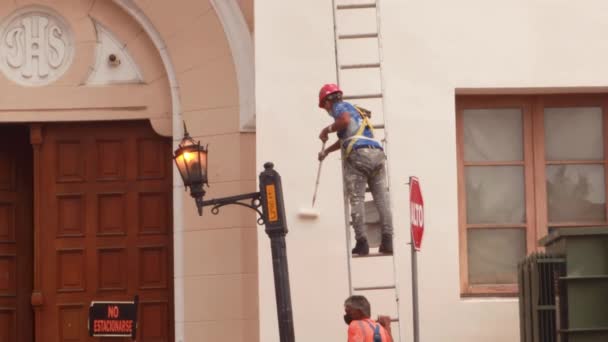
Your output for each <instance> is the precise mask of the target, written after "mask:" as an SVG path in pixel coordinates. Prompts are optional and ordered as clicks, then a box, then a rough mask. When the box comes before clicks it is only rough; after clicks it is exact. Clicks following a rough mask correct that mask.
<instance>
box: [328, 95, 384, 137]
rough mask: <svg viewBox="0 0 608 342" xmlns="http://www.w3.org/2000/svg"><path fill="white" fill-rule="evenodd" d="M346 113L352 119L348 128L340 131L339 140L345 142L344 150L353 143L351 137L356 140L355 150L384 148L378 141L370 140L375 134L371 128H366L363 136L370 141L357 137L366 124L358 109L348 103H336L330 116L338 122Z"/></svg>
mask: <svg viewBox="0 0 608 342" xmlns="http://www.w3.org/2000/svg"><path fill="white" fill-rule="evenodd" d="M345 112H346V113H348V115H350V119H349V122H348V126H346V128H344V129H342V130H340V131H338V138H340V140H342V141H343V142H342V148H344V149H346V148H347V147H348V144H350V142H351V139H349V138H351V137H354V138H352V139H354V140H355V143H354V145H353V148H356V147H359V146H374V147H379V148H382V145H381V144H380V143H379V142H378V141H376V140H369V139H374V134H373V133H372V131H371V129H370V128H369V127H366V128H365V129H364V130H363V136H364V137H366V138H369V139H360V138H357V137H355V135H356V134H357V131H358V130H359V128H360V127H361V125H363V124H364V121H363V118H361V115H360V114H359V112H358V111H357V109H356V108H355V107H354V106H353V105H352V104H350V103H348V102H336V103H334V105H333V107H332V110H331V113H330V115H331V116H332V117H333V118H334V120H337V119H338V118H339V117H340V116H341V115H342V113H345Z"/></svg>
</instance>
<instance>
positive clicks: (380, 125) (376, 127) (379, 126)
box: [372, 124, 384, 129]
mask: <svg viewBox="0 0 608 342" xmlns="http://www.w3.org/2000/svg"><path fill="white" fill-rule="evenodd" d="M372 127H374V129H384V124H376V125H372Z"/></svg>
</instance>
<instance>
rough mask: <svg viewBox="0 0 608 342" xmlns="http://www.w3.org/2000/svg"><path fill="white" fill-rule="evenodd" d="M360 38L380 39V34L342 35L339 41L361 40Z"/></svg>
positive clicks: (339, 36)
mask: <svg viewBox="0 0 608 342" xmlns="http://www.w3.org/2000/svg"><path fill="white" fill-rule="evenodd" d="M360 38H378V33H376V32H372V33H354V34H340V35H338V39H360Z"/></svg>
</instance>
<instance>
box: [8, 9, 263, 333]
mask: <svg viewBox="0 0 608 342" xmlns="http://www.w3.org/2000/svg"><path fill="white" fill-rule="evenodd" d="M30 4H36V5H42V6H46V7H49V8H51V9H53V10H54V11H56V12H57V13H59V14H60V15H61V16H63V17H64V18H65V19H66V20H67V21H68V23H69V25H70V27H71V29H72V30H73V31H74V37H75V46H76V50H75V57H74V62H73V64H72V65H71V67H70V69H68V71H67V73H66V74H65V75H64V76H63V77H62V78H61V79H59V80H58V81H56V82H54V83H51V84H50V85H48V86H44V87H37V88H31V87H22V86H18V85H16V84H14V83H13V82H12V81H10V80H8V79H6V78H4V77H3V76H0V90H1V91H2V93H3V99H4V100H3V101H0V122H32V121H81V120H117V119H133V118H137V119H150V120H151V121H152V123H153V126H154V127H155V129H156V130H157V131H158V132H159V133H160V134H163V135H166V136H168V135H172V134H173V133H172V132H176V131H178V132H179V131H180V129H181V128H175V127H172V126H173V122H177V123H181V119H183V120H185V121H186V122H187V124H188V129H189V131H190V133H191V135H192V136H193V137H194V138H195V139H197V140H201V142H202V143H203V144H209V148H210V153H209V173H210V174H209V181H210V184H211V188H210V189H209V191H208V198H212V197H217V196H225V195H233V194H238V193H243V192H251V191H254V190H255V189H256V177H257V170H256V167H255V154H256V150H255V134H254V133H241V122H240V116H239V109H240V108H239V84H238V83H237V75H236V70H235V65H234V62H233V51H231V47H230V46H229V44H228V42H227V38H226V33H225V29H224V27H223V26H222V22H221V20H220V17H219V16H218V13H216V11H215V10H214V7H213V6H212V3H211V2H208V1H200V0H180V1H161V0H136V1H132V0H116V1H109V0H108V1H106V0H104V1H94V0H82V1H73V0H38V1H29V0H17V1H4V2H2V3H1V4H0V18H2V17H5V16H7V15H10V14H11V13H12V12H13V11H15V10H17V9H18V8H20V7H21V6H25V5H30ZM235 6H236V5H235ZM236 8H238V7H236ZM93 20H94V21H97V22H99V23H101V24H102V25H103V26H104V27H105V28H106V29H108V30H109V31H111V33H112V34H114V35H115V36H116V38H117V39H118V40H119V41H120V42H121V44H124V45H125V46H126V48H127V50H128V51H129V53H130V54H131V56H132V57H133V60H134V61H135V63H136V64H137V66H138V67H139V68H140V70H141V73H142V77H143V82H142V83H138V84H121V85H107V86H87V85H86V84H85V83H86V80H87V77H88V76H89V73H90V72H91V69H92V68H93V66H94V65H95V56H96V50H95V48H96V41H97V37H96V32H95V28H94V22H93ZM105 57H106V58H107V56H105ZM179 127H181V126H179ZM181 138H182V137H181V136H174V137H173V139H174V141H175V144H177V143H178V142H179V141H180V140H181ZM175 179H176V182H175V188H176V191H175V196H174V216H175V223H176V224H175V227H174V240H175V251H174V254H175V261H176V264H175V295H176V304H175V306H176V312H175V319H176V341H178V342H183V341H201V340H215V341H247V342H251V341H257V340H258V310H257V286H258V280H257V264H256V261H255V260H256V256H257V237H256V233H255V230H256V226H255V216H254V215H252V214H251V213H250V212H249V211H247V210H245V209H241V208H231V207H229V208H224V209H222V210H221V214H220V215H218V216H212V215H211V214H210V212H209V209H206V210H205V215H204V216H203V217H202V218H201V217H199V216H198V215H197V214H196V210H195V206H194V202H193V200H192V199H191V198H190V197H189V196H188V194H187V193H185V192H184V191H183V186H182V183H181V180H179V179H178V178H175Z"/></svg>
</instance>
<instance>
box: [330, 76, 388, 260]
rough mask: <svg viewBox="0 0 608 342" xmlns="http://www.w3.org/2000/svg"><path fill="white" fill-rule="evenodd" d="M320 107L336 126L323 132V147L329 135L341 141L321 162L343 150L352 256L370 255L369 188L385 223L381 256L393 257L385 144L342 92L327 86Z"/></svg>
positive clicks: (332, 147)
mask: <svg viewBox="0 0 608 342" xmlns="http://www.w3.org/2000/svg"><path fill="white" fill-rule="evenodd" d="M319 107H320V108H324V109H325V110H326V111H327V112H328V113H329V115H330V116H331V117H332V118H333V119H334V122H333V123H332V124H331V125H329V126H327V127H325V128H323V129H322V130H321V133H320V134H319V139H321V141H323V142H324V143H325V142H326V141H327V140H328V135H329V133H332V132H337V135H338V141H336V142H335V143H334V144H332V145H331V146H329V147H328V148H326V149H324V150H323V151H321V152H319V161H322V160H323V159H325V157H327V155H328V154H330V153H331V152H334V151H337V150H340V149H341V150H342V159H343V160H344V165H345V166H344V175H343V177H344V184H345V185H346V188H347V189H346V190H347V193H348V196H349V200H350V206H351V217H352V225H353V229H354V231H355V240H356V241H357V243H356V245H355V247H354V248H353V250H352V253H353V254H358V255H367V254H369V245H368V243H367V231H366V228H365V206H364V201H365V186H366V185H368V186H369V188H370V190H371V192H372V196H373V198H374V204H375V205H376V208H377V209H378V213H379V214H380V220H381V223H382V241H381V243H380V248H379V249H378V252H380V253H384V254H392V253H393V224H392V216H391V212H390V206H389V196H388V192H387V187H386V170H385V168H384V161H385V160H386V155H385V154H384V149H383V148H382V144H381V143H380V142H379V141H377V140H375V139H374V134H373V127H372V125H371V124H370V122H369V120H368V118H367V116H366V115H365V114H364V113H363V111H362V110H361V109H360V108H358V107H356V106H353V105H352V104H350V103H348V102H344V101H342V90H340V88H339V87H338V86H337V85H335V84H326V85H324V86H323V87H322V88H321V91H320V92H319Z"/></svg>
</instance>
